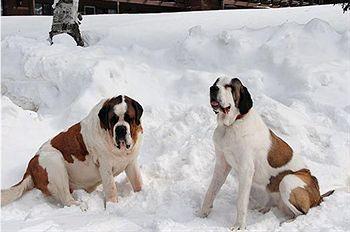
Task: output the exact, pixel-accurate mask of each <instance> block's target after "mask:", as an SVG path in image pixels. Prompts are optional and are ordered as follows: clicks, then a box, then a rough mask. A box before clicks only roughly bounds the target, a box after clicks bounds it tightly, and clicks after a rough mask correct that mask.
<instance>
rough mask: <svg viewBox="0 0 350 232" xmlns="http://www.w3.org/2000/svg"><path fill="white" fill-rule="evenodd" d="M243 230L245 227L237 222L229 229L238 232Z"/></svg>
mask: <svg viewBox="0 0 350 232" xmlns="http://www.w3.org/2000/svg"><path fill="white" fill-rule="evenodd" d="M245 229H246V226H245V225H244V224H243V223H237V222H236V223H235V224H234V225H233V226H232V227H231V228H230V230H231V231H238V230H240V231H242V230H245Z"/></svg>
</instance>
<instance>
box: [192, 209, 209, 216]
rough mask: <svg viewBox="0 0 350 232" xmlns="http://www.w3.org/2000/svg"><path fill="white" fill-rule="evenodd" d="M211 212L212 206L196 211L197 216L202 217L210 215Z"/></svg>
mask: <svg viewBox="0 0 350 232" xmlns="http://www.w3.org/2000/svg"><path fill="white" fill-rule="evenodd" d="M210 212H211V208H206V209H204V208H202V209H200V210H198V211H196V216H197V217H200V218H206V217H208V215H209V214H210Z"/></svg>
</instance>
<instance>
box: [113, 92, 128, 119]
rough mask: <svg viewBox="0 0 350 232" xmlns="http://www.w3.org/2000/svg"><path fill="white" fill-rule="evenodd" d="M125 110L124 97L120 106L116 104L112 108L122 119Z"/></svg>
mask: <svg viewBox="0 0 350 232" xmlns="http://www.w3.org/2000/svg"><path fill="white" fill-rule="evenodd" d="M127 108H128V106H127V104H126V102H125V101H124V96H123V100H122V102H121V103H120V104H117V105H115V106H114V112H115V114H116V115H118V116H119V117H123V116H124V114H125V112H126V110H127Z"/></svg>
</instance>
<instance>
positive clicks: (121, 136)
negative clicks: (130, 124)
mask: <svg viewBox="0 0 350 232" xmlns="http://www.w3.org/2000/svg"><path fill="white" fill-rule="evenodd" d="M125 136H126V126H123V125H122V126H117V127H116V128H115V140H116V141H117V142H118V141H120V140H122V141H125Z"/></svg>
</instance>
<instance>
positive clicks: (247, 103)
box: [231, 78, 253, 115]
mask: <svg viewBox="0 0 350 232" xmlns="http://www.w3.org/2000/svg"><path fill="white" fill-rule="evenodd" d="M231 85H232V95H233V98H234V101H235V105H236V107H237V108H238V109H239V113H240V114H242V115H243V114H246V113H248V111H249V110H250V108H252V106H253V100H252V98H251V96H250V93H249V91H248V89H247V88H246V87H245V86H244V85H243V84H242V82H241V81H240V80H239V79H238V78H233V79H232V80H231Z"/></svg>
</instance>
